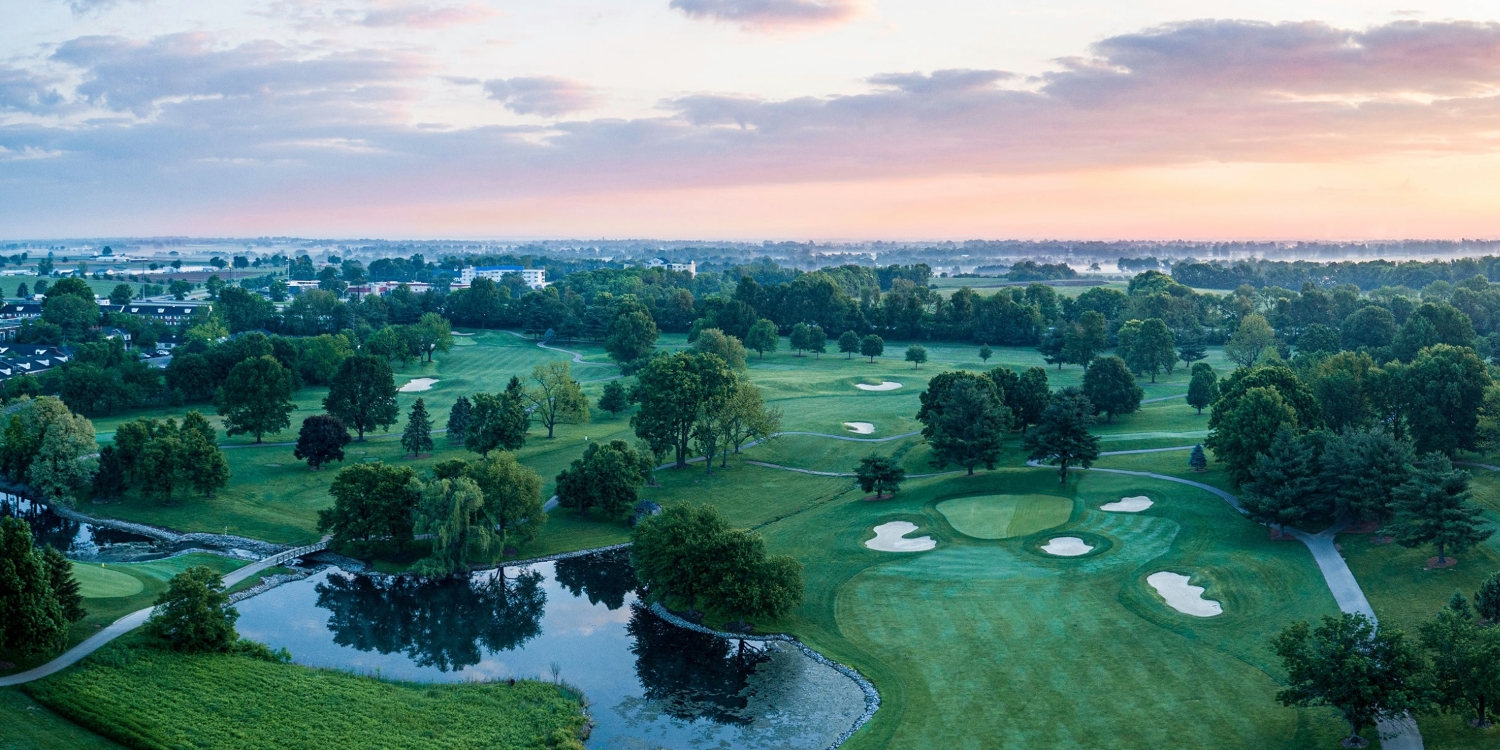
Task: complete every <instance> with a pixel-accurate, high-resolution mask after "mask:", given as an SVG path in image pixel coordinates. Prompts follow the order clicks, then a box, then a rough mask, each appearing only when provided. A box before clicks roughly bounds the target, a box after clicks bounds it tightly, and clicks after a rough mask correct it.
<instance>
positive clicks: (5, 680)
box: [0, 538, 328, 687]
mask: <svg viewBox="0 0 1500 750" xmlns="http://www.w3.org/2000/svg"><path fill="white" fill-rule="evenodd" d="M327 546H328V539H327V538H325V539H323V541H320V542H318V543H317V544H310V545H308V546H306V547H298V548H296V549H291V550H287V551H286V552H278V553H276V554H274V555H271V556H270V557H267V558H266V559H264V560H261V561H260V562H255V563H251V564H249V565H246V566H245V567H243V568H239V569H238V570H234V571H231V572H230V573H228V574H226V575H225V576H224V588H226V589H228V588H230V587H232V586H234V585H235V584H237V583H239V582H240V581H243V580H246V579H247V578H250V577H251V576H253V575H255V574H257V573H260V572H261V571H264V570H266V569H268V568H273V567H275V566H277V565H280V564H281V563H284V562H286V561H287V560H290V559H292V558H294V557H301V556H303V555H309V554H312V553H314V552H317V551H319V550H322V549H325V548H326V547H327ZM154 609H156V608H155V607H147V608H145V609H141V610H137V611H135V612H131V613H130V614H128V615H125V616H124V617H121V618H120V619H118V620H115V621H114V622H113V623H110V625H109V627H107V628H105V629H103V630H101V631H99V632H97V633H95V634H93V635H91V636H89V637H88V638H87V639H86V640H84V641H83V642H82V643H80V644H78V645H77V646H74V647H72V648H70V649H68V650H67V651H64V652H63V654H62V655H61V656H59V657H57V658H56V659H53V660H52V661H49V662H47V663H46V664H43V665H41V666H39V667H35V668H33V669H29V670H27V671H25V672H21V673H19V674H13V675H10V676H9V677H0V687H10V686H11V685H20V684H23V683H27V682H31V681H32V680H40V679H42V678H43V677H46V676H48V675H52V674H56V673H57V672H61V671H62V670H64V669H67V668H68V667H71V666H73V665H74V664H77V663H78V661H79V660H80V659H82V658H83V657H85V656H88V655H89V654H92V653H94V652H95V651H98V650H99V648H100V647H101V646H103V645H104V644H106V643H109V642H110V641H112V640H114V639H116V638H119V637H120V636H122V635H125V634H126V633H129V632H130V631H132V630H135V629H136V628H138V627H140V626H142V625H144V624H146V619H147V618H149V617H150V616H151V611H152V610H154Z"/></svg>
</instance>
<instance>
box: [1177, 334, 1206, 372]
mask: <svg viewBox="0 0 1500 750" xmlns="http://www.w3.org/2000/svg"><path fill="white" fill-rule="evenodd" d="M1207 357H1208V347H1206V346H1204V345H1203V336H1201V335H1199V334H1195V333H1190V334H1185V335H1183V336H1182V337H1181V338H1179V339H1178V340H1177V358H1178V359H1180V360H1182V361H1183V363H1185V364H1187V365H1188V366H1190V367H1191V366H1194V365H1193V363H1194V362H1197V361H1198V360H1200V359H1206V358H1207Z"/></svg>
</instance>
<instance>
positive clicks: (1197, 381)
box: [1187, 362, 1219, 414]
mask: <svg viewBox="0 0 1500 750" xmlns="http://www.w3.org/2000/svg"><path fill="white" fill-rule="evenodd" d="M1217 395H1219V376H1218V375H1215V374H1214V368H1213V367H1210V366H1209V364H1208V363H1207V362H1199V363H1198V364H1195V365H1193V377H1192V380H1189V381H1188V392H1187V402H1188V406H1191V407H1193V408H1194V409H1197V410H1198V413H1199V414H1202V413H1203V407H1205V406H1208V405H1209V404H1212V403H1213V402H1214V397H1215V396H1217Z"/></svg>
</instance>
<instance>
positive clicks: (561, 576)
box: [552, 549, 636, 611]
mask: <svg viewBox="0 0 1500 750" xmlns="http://www.w3.org/2000/svg"><path fill="white" fill-rule="evenodd" d="M554 565H555V567H554V569H553V574H552V576H553V578H556V579H557V582H558V584H560V585H561V586H562V587H563V588H565V589H567V590H568V593H570V594H572V595H573V596H587V597H588V598H589V604H603V605H604V606H605V607H608V608H609V609H610V611H614V610H617V609H619V608H621V607H623V606H625V596H626V595H627V594H629V593H630V592H632V591H635V587H636V580H635V568H632V567H630V550H624V549H617V550H610V551H608V552H600V553H598V554H594V555H582V556H579V557H570V558H565V559H562V560H558V561H557V562H556V563H554Z"/></svg>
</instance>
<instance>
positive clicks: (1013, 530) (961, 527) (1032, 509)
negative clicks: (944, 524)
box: [937, 495, 1073, 539]
mask: <svg viewBox="0 0 1500 750" xmlns="http://www.w3.org/2000/svg"><path fill="white" fill-rule="evenodd" d="M937 509H938V512H939V513H942V514H943V517H944V518H947V519H948V523H949V524H950V525H952V526H953V528H954V529H955V530H957V531H958V533H960V534H963V535H965V536H972V537H974V538H976V539H1009V538H1011V537H1017V536H1026V535H1028V534H1035V533H1036V532H1038V531H1041V530H1043V529H1050V528H1052V527H1053V526H1061V525H1062V524H1065V523H1067V522H1068V518H1069V517H1071V516H1072V515H1073V501H1072V500H1069V499H1068V498H1065V497H1058V496H1057V495H974V496H972V497H955V498H953V499H952V500H944V501H943V502H940V503H938V504H937Z"/></svg>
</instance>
